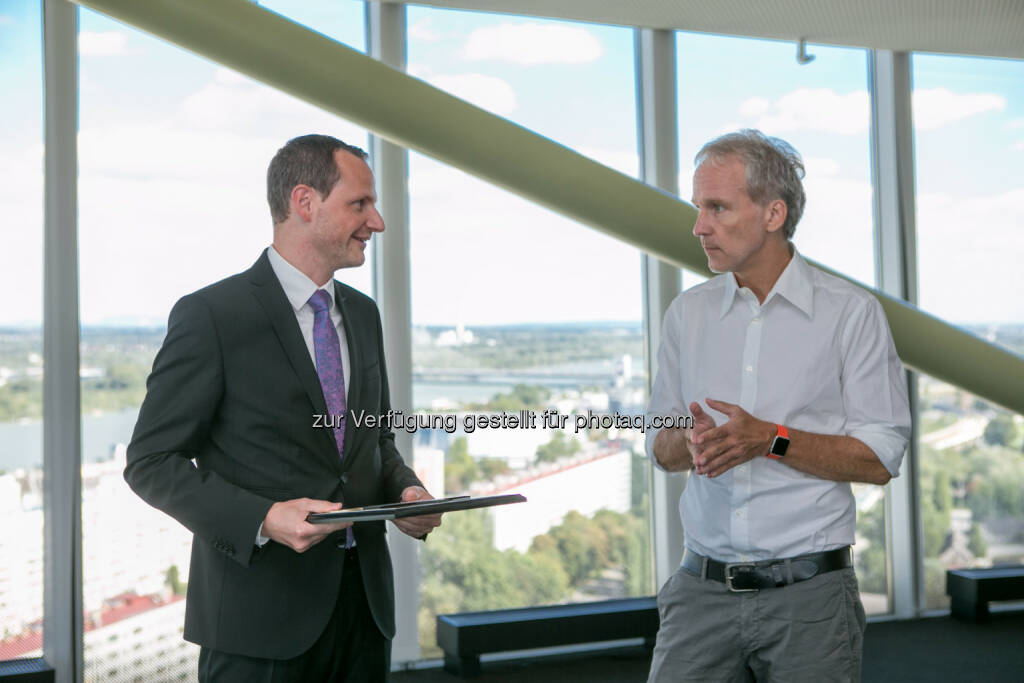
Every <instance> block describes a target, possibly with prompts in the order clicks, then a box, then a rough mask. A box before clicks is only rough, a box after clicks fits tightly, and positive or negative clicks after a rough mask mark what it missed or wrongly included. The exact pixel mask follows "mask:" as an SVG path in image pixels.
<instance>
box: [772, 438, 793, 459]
mask: <svg viewBox="0 0 1024 683" xmlns="http://www.w3.org/2000/svg"><path fill="white" fill-rule="evenodd" d="M788 448H789V439H787V438H786V437H784V436H776V437H775V438H774V439H773V440H772V450H771V453H772V455H774V456H776V457H779V458H781V457H782V456H784V455H785V454H786V450H787V449H788Z"/></svg>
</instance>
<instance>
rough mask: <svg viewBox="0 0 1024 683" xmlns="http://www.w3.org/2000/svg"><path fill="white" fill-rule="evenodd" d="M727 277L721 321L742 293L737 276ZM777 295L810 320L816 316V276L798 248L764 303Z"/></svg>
mask: <svg viewBox="0 0 1024 683" xmlns="http://www.w3.org/2000/svg"><path fill="white" fill-rule="evenodd" d="M725 275H726V278H725V290H724V292H723V296H722V310H721V311H720V312H719V314H718V319H719V320H721V319H722V318H724V317H725V314H726V313H728V312H729V309H730V308H732V304H733V301H734V300H735V298H736V294H737V293H738V292H739V291H740V288H739V285H737V284H736V275H735V274H733V273H726V274H725ZM775 295H779V296H781V297H782V298H784V299H785V300H786V301H788V302H789V303H791V304H793V305H794V306H796V307H797V308H798V309H800V310H801V311H803V312H804V314H805V315H806V316H807V317H808V318H810V317H813V316H814V274H813V273H812V272H811V267H810V266H809V265H807V261H805V260H804V259H803V257H802V256H800V252H798V251H797V249H796V247H793V257H792V258H791V259H789V263H787V264H786V267H785V268H784V269H783V271H782V273H781V274H780V275H779V279H778V280H776V281H775V286H774V287H772V289H771V291H770V292H768V296H766V297H765V298H764V303H765V304H767V303H768V302H769V301H771V298H772V297H773V296H775Z"/></svg>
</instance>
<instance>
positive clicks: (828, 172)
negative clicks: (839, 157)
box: [804, 157, 839, 177]
mask: <svg viewBox="0 0 1024 683" xmlns="http://www.w3.org/2000/svg"><path fill="white" fill-rule="evenodd" d="M804 170H806V171H807V176H808V177H813V176H836V175H839V162H838V161H836V160H835V159H828V158H824V157H804Z"/></svg>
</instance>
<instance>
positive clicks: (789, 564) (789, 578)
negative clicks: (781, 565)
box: [786, 559, 795, 585]
mask: <svg viewBox="0 0 1024 683" xmlns="http://www.w3.org/2000/svg"><path fill="white" fill-rule="evenodd" d="M791 583H795V581H793V561H792V560H789V559H787V560H786V584H787V585H788V584H791Z"/></svg>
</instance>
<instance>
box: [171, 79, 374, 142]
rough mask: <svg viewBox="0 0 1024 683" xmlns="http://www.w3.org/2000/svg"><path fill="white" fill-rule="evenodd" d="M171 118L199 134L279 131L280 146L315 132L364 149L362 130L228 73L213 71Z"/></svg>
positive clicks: (270, 133)
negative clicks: (213, 74) (203, 84)
mask: <svg viewBox="0 0 1024 683" xmlns="http://www.w3.org/2000/svg"><path fill="white" fill-rule="evenodd" d="M175 115H176V116H178V117H180V118H181V119H182V123H183V124H184V125H186V126H187V127H189V128H195V129H201V130H210V131H214V130H220V129H223V130H225V131H230V132H232V133H235V134H244V135H246V136H248V137H257V138H265V137H268V136H270V137H275V133H276V132H284V135H285V136H286V137H284V138H283V139H281V140H280V142H282V143H283V142H284V140H287V139H288V138H291V137H294V136H295V135H302V134H303V133H312V132H318V133H326V134H328V135H334V136H335V137H338V138H341V139H342V140H345V141H346V142H351V143H352V144H354V145H358V146H360V147H362V146H363V145H364V144H366V131H364V130H363V129H361V128H358V127H356V126H354V125H353V124H351V123H349V122H347V121H345V120H343V119H341V118H339V117H338V116H336V115H334V114H332V113H330V112H326V111H324V110H322V109H320V108H318V107H314V106H313V105H311V104H309V103H307V102H303V101H302V100H300V99H298V98H296V97H293V96H291V95H288V94H287V93H283V92H281V91H280V90H275V89H273V88H270V87H265V86H263V85H261V84H260V83H258V82H256V81H253V80H251V79H249V78H247V77H246V76H243V75H241V74H238V73H236V72H234V71H231V70H230V69H218V70H217V71H216V73H215V76H214V80H213V81H210V82H209V83H207V84H206V85H205V86H203V87H202V88H200V89H199V90H198V91H196V92H194V93H192V94H191V95H189V96H187V97H185V98H184V99H183V100H182V103H181V105H180V107H179V110H178V111H177V112H175ZM285 131H287V132H285Z"/></svg>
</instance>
